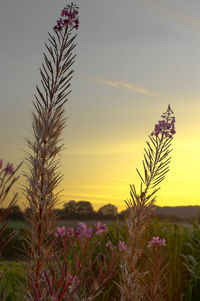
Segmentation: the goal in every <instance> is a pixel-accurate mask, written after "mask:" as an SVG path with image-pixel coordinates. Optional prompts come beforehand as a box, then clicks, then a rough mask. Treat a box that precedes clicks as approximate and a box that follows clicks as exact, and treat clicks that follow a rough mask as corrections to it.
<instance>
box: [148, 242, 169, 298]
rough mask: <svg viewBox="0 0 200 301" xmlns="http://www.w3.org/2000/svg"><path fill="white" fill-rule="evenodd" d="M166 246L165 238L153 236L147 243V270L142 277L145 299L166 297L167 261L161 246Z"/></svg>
mask: <svg viewBox="0 0 200 301" xmlns="http://www.w3.org/2000/svg"><path fill="white" fill-rule="evenodd" d="M165 246H166V241H165V239H164V238H163V239H160V238H159V237H158V236H154V237H153V238H152V239H151V240H150V241H149V243H148V246H147V247H148V248H149V252H150V253H148V252H147V255H148V257H147V259H146V262H145V268H146V270H147V271H149V273H148V274H146V277H145V278H144V287H145V300H148V301H160V300H167V299H168V290H167V288H168V287H167V277H166V273H167V269H168V263H167V258H166V254H165V252H163V250H162V248H163V247H165Z"/></svg>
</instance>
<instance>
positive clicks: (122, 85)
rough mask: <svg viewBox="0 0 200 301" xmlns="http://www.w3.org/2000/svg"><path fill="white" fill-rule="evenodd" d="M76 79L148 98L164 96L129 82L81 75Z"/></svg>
mask: <svg viewBox="0 0 200 301" xmlns="http://www.w3.org/2000/svg"><path fill="white" fill-rule="evenodd" d="M76 78H78V79H80V80H87V81H90V82H95V83H98V84H101V85H106V86H110V87H113V88H116V89H122V90H130V91H132V92H135V93H139V94H143V95H147V96H154V97H157V96H163V95H160V94H158V93H153V92H151V91H149V90H147V89H145V88H143V87H139V86H137V85H135V84H132V83H129V82H123V81H114V80H106V79H102V78H98V77H88V76H83V75H80V74H79V75H78V76H76Z"/></svg>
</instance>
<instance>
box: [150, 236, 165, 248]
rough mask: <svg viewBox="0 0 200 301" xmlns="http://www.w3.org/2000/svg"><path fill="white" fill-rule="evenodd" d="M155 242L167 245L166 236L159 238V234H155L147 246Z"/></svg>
mask: <svg viewBox="0 0 200 301" xmlns="http://www.w3.org/2000/svg"><path fill="white" fill-rule="evenodd" d="M154 244H157V245H159V246H166V241H165V239H164V238H163V239H159V237H158V236H154V237H153V238H152V240H150V241H149V243H148V246H147V247H148V248H151V247H152V246H153V245H154Z"/></svg>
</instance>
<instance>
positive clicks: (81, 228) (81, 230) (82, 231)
mask: <svg viewBox="0 0 200 301" xmlns="http://www.w3.org/2000/svg"><path fill="white" fill-rule="evenodd" d="M92 232H93V230H92V228H88V227H87V225H86V224H85V223H83V222H79V223H78V230H77V231H76V235H77V236H78V237H80V236H86V237H91V236H92Z"/></svg>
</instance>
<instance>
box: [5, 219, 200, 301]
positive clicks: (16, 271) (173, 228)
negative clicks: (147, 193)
mask: <svg viewBox="0 0 200 301" xmlns="http://www.w3.org/2000/svg"><path fill="white" fill-rule="evenodd" d="M63 222H64V221H63V220H61V221H58V225H63V224H64V223H63ZM85 222H86V224H87V225H90V224H91V225H93V224H94V223H95V222H96V221H95V220H94V221H89V222H87V221H85ZM105 223H106V224H107V225H108V223H107V222H105ZM13 225H14V223H13ZM18 225H19V224H18ZM75 225H77V222H76V221H68V222H66V223H65V226H67V227H70V226H75ZM119 225H120V226H119ZM119 225H118V226H117V224H116V223H113V222H111V223H110V224H109V226H108V228H109V232H108V237H107V240H111V241H112V242H113V244H116V243H117V242H118V241H119V240H123V241H125V242H126V231H125V227H122V224H121V223H120V224H119ZM152 236H159V237H161V238H165V239H166V242H167V245H166V247H165V248H166V253H167V258H168V259H167V260H168V263H169V271H168V276H167V277H168V279H167V281H168V284H169V287H168V301H177V300H180V301H198V300H200V294H199V287H200V229H199V226H198V224H195V223H194V224H193V226H192V228H191V229H190V230H189V229H188V228H187V227H184V226H182V225H177V224H171V223H167V222H160V221H157V220H153V221H152V222H151V224H150V225H149V228H148V239H149V240H150V239H151V238H152ZM103 247H104V246H103V244H102V245H101V246H99V248H100V250H101V251H103ZM23 264H24V262H12V261H9V262H8V261H4V262H1V270H2V269H5V268H6V269H7V273H6V275H5V278H4V280H3V282H2V284H1V287H2V285H5V284H6V282H7V299H6V301H12V300H13V301H14V300H20V299H21V298H22V295H23V289H22V288H21V287H20V285H19V283H18V280H19V281H22V283H24V284H25V274H24V271H23ZM113 280H115V281H119V276H115V278H114V279H112V280H111V281H110V282H109V283H108V285H106V286H105V291H104V292H103V294H102V295H101V296H100V297H98V299H97V300H96V301H106V300H107V301H109V300H112V299H111V296H115V298H116V300H120V299H118V297H117V296H119V295H118V294H119V289H118V287H117V285H116V284H115V283H114V282H113Z"/></svg>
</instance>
